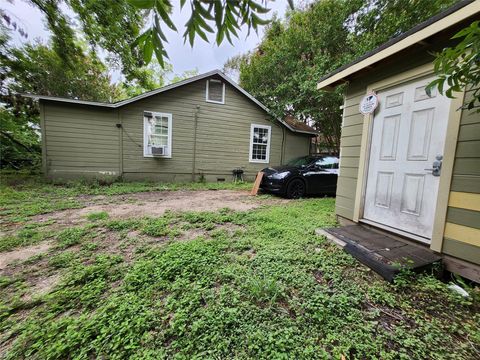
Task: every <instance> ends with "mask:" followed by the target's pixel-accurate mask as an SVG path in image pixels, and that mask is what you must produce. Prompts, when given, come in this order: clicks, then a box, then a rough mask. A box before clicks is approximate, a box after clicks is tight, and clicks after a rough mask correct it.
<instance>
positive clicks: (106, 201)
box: [32, 190, 287, 226]
mask: <svg viewBox="0 0 480 360" xmlns="http://www.w3.org/2000/svg"><path fill="white" fill-rule="evenodd" d="M97 201H98V203H97ZM284 202H287V200H284V199H277V198H275V199H273V198H268V199H265V198H255V197H251V196H249V194H248V192H246V191H235V190H206V191H186V190H183V191H155V192H146V193H136V194H127V195H118V196H111V197H108V198H106V197H104V196H102V197H98V196H97V197H90V198H89V199H88V201H86V202H85V205H86V206H85V207H83V208H80V209H70V210H64V211H57V212H53V213H49V214H43V215H39V216H36V217H34V218H32V221H38V222H46V221H52V220H53V221H55V226H74V225H78V224H81V223H83V222H85V221H86V216H87V215H88V214H90V213H95V212H101V211H106V212H107V213H108V214H109V216H110V218H113V219H125V218H140V217H156V216H161V215H163V214H164V213H165V211H175V212H176V211H178V212H183V211H216V210H219V209H222V208H229V209H232V210H234V211H247V210H251V209H254V208H257V207H259V206H261V205H264V204H271V203H274V204H281V203H284Z"/></svg>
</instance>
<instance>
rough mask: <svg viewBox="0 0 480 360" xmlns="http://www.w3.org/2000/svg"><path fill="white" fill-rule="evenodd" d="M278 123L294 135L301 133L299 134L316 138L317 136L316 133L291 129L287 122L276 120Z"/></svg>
mask: <svg viewBox="0 0 480 360" xmlns="http://www.w3.org/2000/svg"><path fill="white" fill-rule="evenodd" d="M277 120H278V121H279V122H280V123H282V124H283V125H284V126H285V127H286V128H287V129H288V130H290V131H291V132H294V133H301V134H306V135H311V136H317V135H318V134H319V132H318V131H304V130H298V129H295V128H293V127H291V126H290V125H289V124H288V123H287V122H285V121H283V120H282V119H277Z"/></svg>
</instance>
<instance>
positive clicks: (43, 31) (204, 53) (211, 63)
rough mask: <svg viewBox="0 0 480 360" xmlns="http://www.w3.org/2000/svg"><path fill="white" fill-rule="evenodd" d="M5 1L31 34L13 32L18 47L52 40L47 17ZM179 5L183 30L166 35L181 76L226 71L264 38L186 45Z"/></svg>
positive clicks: (280, 9) (19, 1) (283, 3)
mask: <svg viewBox="0 0 480 360" xmlns="http://www.w3.org/2000/svg"><path fill="white" fill-rule="evenodd" d="M2 2H3V4H2V9H3V10H5V11H6V13H7V14H8V15H9V16H10V17H11V18H12V20H13V21H15V22H17V23H18V24H19V25H20V26H21V27H22V28H23V29H24V30H25V31H26V32H27V33H28V39H25V38H22V37H21V36H20V35H19V34H18V33H16V32H12V39H13V41H14V42H15V43H16V44H17V45H20V44H21V43H25V42H32V41H35V40H36V39H40V40H41V41H42V42H47V41H48V39H49V37H50V34H49V31H48V29H47V28H46V25H45V19H44V16H43V15H42V13H41V12H40V11H39V10H37V9H36V8H35V7H34V6H32V5H31V4H30V3H29V2H27V1H24V0H9V1H2ZM177 3H179V0H173V1H172V4H174V10H173V13H172V20H173V22H174V23H175V25H176V26H177V28H178V30H179V31H178V32H174V31H172V30H170V29H168V28H167V27H164V32H165V34H166V36H167V38H168V41H169V43H168V44H166V50H167V52H168V56H169V58H170V60H169V62H170V63H171V64H172V65H173V72H174V73H175V74H181V73H183V72H184V71H187V70H193V69H197V70H198V72H199V73H200V74H201V73H204V72H208V71H210V70H214V69H222V68H223V64H224V63H225V62H226V61H227V60H228V59H229V58H231V57H232V56H234V55H237V54H243V53H245V52H247V51H249V50H253V49H255V47H256V46H257V45H258V44H259V42H260V40H261V38H262V36H263V28H260V29H259V31H258V34H256V33H255V32H254V31H252V32H251V33H250V35H249V36H248V37H247V29H246V27H244V28H242V32H241V33H239V37H238V38H234V40H233V45H231V44H230V43H228V41H224V43H222V45H221V46H217V45H216V44H215V43H214V38H215V37H214V35H211V36H210V43H207V42H205V41H204V40H202V39H201V38H200V37H198V36H197V38H196V39H195V44H194V46H193V48H192V47H191V46H190V44H189V43H188V42H187V43H184V41H183V37H182V34H183V32H184V27H183V25H184V24H185V23H186V21H187V20H188V18H189V16H190V11H189V7H188V6H185V7H184V9H183V10H180V6H179V4H177ZM187 5H188V4H187ZM267 6H268V8H270V9H271V11H270V13H269V14H268V16H270V14H272V15H273V14H274V13H276V14H277V16H278V17H280V18H282V17H284V15H285V11H286V10H287V8H288V2H287V0H276V1H268V2H267ZM62 9H63V11H65V12H66V13H67V14H68V15H69V16H70V17H71V18H72V21H75V19H74V18H73V14H72V13H70V12H68V9H67V8H66V7H65V6H63V7H62ZM172 76H173V74H172ZM118 78H119V74H118V73H112V79H113V80H114V81H116V80H118Z"/></svg>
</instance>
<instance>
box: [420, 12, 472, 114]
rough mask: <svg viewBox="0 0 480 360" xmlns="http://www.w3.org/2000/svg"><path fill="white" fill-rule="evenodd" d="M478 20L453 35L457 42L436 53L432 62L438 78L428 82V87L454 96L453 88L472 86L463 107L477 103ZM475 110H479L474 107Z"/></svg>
mask: <svg viewBox="0 0 480 360" xmlns="http://www.w3.org/2000/svg"><path fill="white" fill-rule="evenodd" d="M479 24H480V22H479V21H474V22H472V24H470V26H467V27H466V28H465V29H462V30H460V31H459V32H458V33H456V34H455V35H454V36H453V37H452V39H457V40H458V41H459V42H458V44H457V45H456V46H454V47H448V48H446V49H444V50H443V51H442V52H441V53H439V54H437V58H436V60H435V63H434V69H435V72H436V73H437V75H438V79H435V80H434V81H433V82H432V83H430V84H429V86H428V88H427V90H428V91H431V90H432V89H433V88H435V87H436V88H438V91H439V92H440V93H441V94H444V93H445V95H446V96H447V97H449V98H453V97H454V92H459V91H461V90H463V89H469V90H471V93H472V94H471V98H470V99H469V100H467V101H468V102H467V104H466V105H465V107H466V108H467V109H469V110H470V109H473V108H478V107H480V86H479V85H480V66H479V63H480V25H479ZM477 111H480V109H479V110H477Z"/></svg>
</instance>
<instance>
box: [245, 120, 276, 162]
mask: <svg viewBox="0 0 480 360" xmlns="http://www.w3.org/2000/svg"><path fill="white" fill-rule="evenodd" d="M270 130H271V128H270V126H263V125H252V128H251V142H250V144H251V148H250V161H252V162H268V161H269V152H270Z"/></svg>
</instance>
